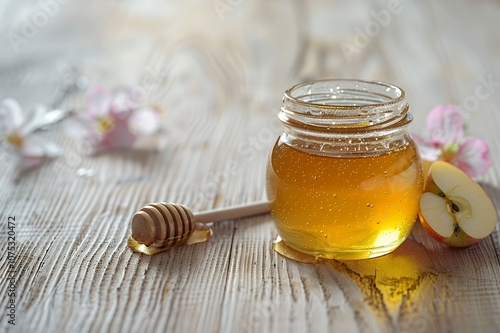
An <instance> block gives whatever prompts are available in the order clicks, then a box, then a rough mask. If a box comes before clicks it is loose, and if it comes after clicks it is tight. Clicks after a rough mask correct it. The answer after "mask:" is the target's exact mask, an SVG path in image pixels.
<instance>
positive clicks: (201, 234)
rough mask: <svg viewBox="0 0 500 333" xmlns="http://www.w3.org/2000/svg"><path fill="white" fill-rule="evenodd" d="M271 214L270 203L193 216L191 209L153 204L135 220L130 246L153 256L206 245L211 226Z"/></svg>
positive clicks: (247, 205)
mask: <svg viewBox="0 0 500 333" xmlns="http://www.w3.org/2000/svg"><path fill="white" fill-rule="evenodd" d="M267 212H269V202H267V201H266V202H257V203H251V204H243V205H239V206H233V207H227V208H218V209H214V210H208V211H204V212H199V213H195V214H193V213H192V212H191V211H190V210H189V209H188V208H186V207H185V206H183V205H179V204H172V203H165V202H160V203H151V204H149V205H147V206H144V207H143V208H142V209H141V210H140V211H138V212H137V213H135V214H134V216H133V217H132V235H130V238H129V240H128V246H129V247H130V248H131V249H132V250H133V251H135V252H140V253H145V254H148V255H152V254H155V253H158V252H162V251H166V250H168V249H171V248H173V247H176V246H179V245H182V244H186V245H190V244H195V243H200V242H204V241H207V240H208V239H209V238H210V236H211V235H212V230H211V229H210V228H209V227H208V226H207V225H206V224H205V223H209V222H217V221H225V220H233V219H238V218H242V217H247V216H252V215H257V214H264V213H267Z"/></svg>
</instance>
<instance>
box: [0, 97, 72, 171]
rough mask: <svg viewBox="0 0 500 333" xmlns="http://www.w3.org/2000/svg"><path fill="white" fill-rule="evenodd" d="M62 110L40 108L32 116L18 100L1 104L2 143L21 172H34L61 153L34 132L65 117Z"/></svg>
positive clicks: (0, 133) (0, 136) (0, 132)
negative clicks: (33, 170)
mask: <svg viewBox="0 0 500 333" xmlns="http://www.w3.org/2000/svg"><path fill="white" fill-rule="evenodd" d="M64 115H65V113H64V112H63V111H61V110H51V111H47V109H46V108H45V107H42V106H39V107H37V108H36V109H35V111H34V112H32V113H31V114H26V113H24V112H23V110H22V109H21V107H20V106H19V104H18V103H17V101H15V100H13V99H5V100H3V102H2V104H1V105H0V142H2V143H6V144H7V146H8V147H9V151H10V152H12V153H13V154H14V156H15V158H16V159H17V162H18V164H19V167H20V169H21V171H22V170H26V169H32V168H35V167H37V166H39V165H41V164H42V163H43V162H44V161H47V160H49V159H51V158H53V157H56V156H58V155H59V154H60V150H59V148H58V147H57V146H56V145H55V144H54V143H52V142H50V141H48V140H46V139H45V138H43V137H42V136H40V135H36V134H35V131H36V130H38V129H40V128H41V127H44V126H46V125H49V124H53V123H55V122H57V121H59V120H61V119H62V118H63V117H64Z"/></svg>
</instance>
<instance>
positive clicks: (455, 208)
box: [451, 202, 460, 213]
mask: <svg viewBox="0 0 500 333" xmlns="http://www.w3.org/2000/svg"><path fill="white" fill-rule="evenodd" d="M451 208H452V209H453V210H454V211H455V213H458V212H459V211H460V208H458V206H457V204H456V203H454V202H452V203H451Z"/></svg>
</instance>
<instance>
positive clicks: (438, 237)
mask: <svg viewBox="0 0 500 333" xmlns="http://www.w3.org/2000/svg"><path fill="white" fill-rule="evenodd" d="M418 219H419V220H420V224H421V225H422V227H424V229H425V231H427V233H428V234H429V235H430V236H431V237H432V238H434V239H435V240H437V241H438V242H440V243H444V237H443V236H441V235H440V234H438V233H437V232H435V231H434V229H432V228H431V226H430V225H429V224H428V223H427V221H426V220H425V219H424V216H423V214H422V213H421V212H420V210H419V211H418Z"/></svg>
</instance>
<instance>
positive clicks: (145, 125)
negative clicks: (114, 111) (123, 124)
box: [129, 108, 160, 135]
mask: <svg viewBox="0 0 500 333" xmlns="http://www.w3.org/2000/svg"><path fill="white" fill-rule="evenodd" d="M129 126H130V128H131V129H132V131H134V132H135V133H138V134H140V135H152V134H154V133H156V132H157V131H158V129H159V128H160V117H159V115H158V112H157V111H156V110H155V109H150V108H147V109H140V110H137V111H136V112H134V113H133V114H132V116H131V117H130V118H129Z"/></svg>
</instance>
